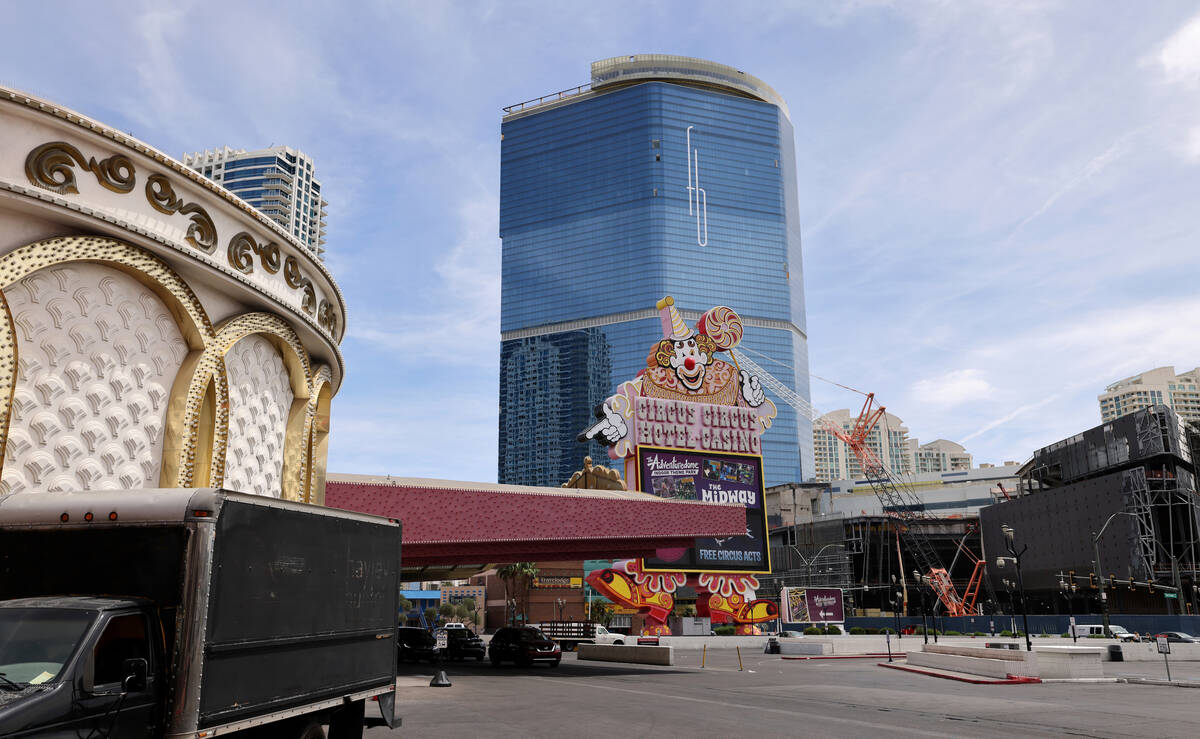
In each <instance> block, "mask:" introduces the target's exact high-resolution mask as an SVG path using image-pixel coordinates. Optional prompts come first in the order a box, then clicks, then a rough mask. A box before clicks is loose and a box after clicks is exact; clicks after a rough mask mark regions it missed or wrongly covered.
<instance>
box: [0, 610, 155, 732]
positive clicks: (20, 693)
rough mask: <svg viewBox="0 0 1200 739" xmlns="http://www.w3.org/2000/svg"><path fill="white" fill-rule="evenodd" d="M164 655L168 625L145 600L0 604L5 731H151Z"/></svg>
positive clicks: (0, 709)
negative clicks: (163, 624) (162, 625)
mask: <svg viewBox="0 0 1200 739" xmlns="http://www.w3.org/2000/svg"><path fill="white" fill-rule="evenodd" d="M163 655H164V652H163V631H162V627H161V625H160V623H159V620H158V617H157V614H155V613H154V611H153V609H152V608H151V607H150V606H149V604H148V603H145V602H143V601H139V600H136V599H117V598H89V597H71V598H54V599H48V598H28V599H18V600H10V601H3V602H0V732H2V733H3V734H4V736H21V735H22V734H24V733H25V732H27V731H28V732H33V731H36V732H37V733H40V734H44V733H46V732H49V733H52V734H53V733H70V734H74V733H77V732H78V733H80V734H83V735H87V734H93V733H95V734H97V735H102V736H110V737H114V738H115V737H144V736H149V735H153V734H155V733H156V732H157V729H158V728H159V727H160V726H161V723H162V720H163V717H162V716H159V715H158V707H159V706H160V705H161V700H160V695H159V692H160V691H161V689H162V686H163V682H164V681H163V679H162V676H161V674H160V672H159V671H160V669H161V666H162V664H163V661H164V660H163ZM18 698H21V699H23V700H18Z"/></svg>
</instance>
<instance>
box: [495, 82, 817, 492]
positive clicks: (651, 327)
mask: <svg viewBox="0 0 1200 739" xmlns="http://www.w3.org/2000/svg"><path fill="white" fill-rule="evenodd" d="M502 133H503V143H502V146H501V187H500V192H501V194H500V235H501V237H502V239H503V272H502V309H501V332H502V348H501V370H500V449H499V480H500V482H502V483H520V484H533V485H554V486H557V485H560V484H562V483H563V482H565V481H566V480H567V478H568V477H569V476H570V473H571V472H573V471H574V470H577V469H579V468H580V466H581V465H582V460H583V457H584V456H585V455H587V454H591V455H592V456H593V458H595V459H596V460H597V461H598V462H601V463H605V464H608V462H606V461H605V460H606V457H605V456H603V454H602V452H601V451H600V450H599V449H597V448H595V445H592V444H588V445H584V444H580V443H579V442H577V441H576V440H575V434H576V433H578V431H579V430H581V429H582V428H584V427H585V426H586V425H587V424H588V423H589V421H590V418H591V407H592V406H594V405H595V403H596V402H599V400H597V397H598V398H599V399H602V398H603V397H606V396H608V395H610V394H612V392H613V391H614V390H615V389H616V386H617V385H618V384H619V383H621V382H623V381H625V380H628V379H632V378H633V377H634V376H636V374H637V373H638V371H640V370H641V369H643V368H645V366H646V356H647V354H648V353H649V351H650V349H651V347H652V346H653V344H654V343H655V341H657V340H658V339H660V338H661V328H660V323H659V319H658V314H657V312H656V311H655V310H654V305H655V303H656V302H657V301H658V300H659V299H660V298H662V297H663V296H664V295H672V296H674V298H675V302H676V306H677V307H678V308H679V309H680V310H681V311H682V312H683V315H684V318H685V319H686V320H687V321H688V323H689V324H691V325H694V323H695V319H696V317H698V314H699V313H700V312H702V311H705V310H707V309H709V308H711V307H713V306H716V305H728V306H729V307H731V308H733V309H734V310H736V311H737V312H738V313H740V314H741V315H742V317H743V318H744V319H745V320H746V323H747V325H746V330H745V336H744V339H743V343H742V346H743V347H744V348H745V349H746V350H748V351H747V353H748V354H749V355H750V356H751V358H752V359H754V360H755V361H756V362H758V363H759V364H760V365H762V366H763V367H764V368H765V369H766V370H767V371H769V372H771V374H773V375H774V376H775V377H777V378H779V379H780V380H781V381H782V382H784V383H785V384H787V385H789V386H791V387H793V388H794V389H795V390H796V392H797V393H798V394H800V395H801V396H802V397H804V398H808V397H809V386H808V348H807V340H806V336H805V330H806V329H805V312H804V289H803V273H802V266H801V252H800V226H799V214H798V208H799V204H798V202H797V194H796V185H795V179H796V168H795V155H794V148H793V141H792V136H793V133H792V127H791V123H790V121H789V120H788V118H787V115H786V114H785V113H784V112H783V111H781V110H780V109H779V108H778V107H776V106H775V105H772V104H769V103H765V102H761V101H759V100H753V99H749V98H746V97H740V96H737V95H734V94H728V93H724V92H720V91H716V90H711V89H701V88H697V87H690V86H685V85H683V84H678V83H674V82H643V83H639V84H634V85H632V86H628V87H623V88H619V89H613V90H611V91H609V90H598V91H594V92H592V93H590V94H588V95H584V96H581V97H580V98H578V99H576V100H573V101H572V102H569V103H565V104H558V105H552V106H543V108H540V109H537V108H535V109H533V110H531V111H528V112H522V113H520V114H514V115H509V116H507V117H506V118H505V119H504V121H503V123H502ZM633 314H636V315H633ZM756 323H757V324H759V325H754V324H756ZM556 324H559V325H556ZM561 324H568V325H566V326H563V325H561ZM763 324H768V325H763ZM581 328H582V329H584V330H585V331H586V333H587V336H588V340H587V344H588V345H589V346H590V347H592V348H593V349H595V348H597V347H598V342H603V344H604V346H603V349H604V351H603V356H604V357H605V359H604V360H600V361H596V362H591V361H588V360H587V359H586V358H584V357H582V356H580V355H579V354H577V353H571V352H565V351H563V350H562V349H561V345H560V344H558V343H556V342H560V341H565V342H567V343H570V342H571V341H576V342H578V341H580V340H579V339H578V338H575V339H572V338H570V337H571V336H572V335H575V334H579V333H582V332H581V331H580V330H576V329H581ZM567 329H570V330H567ZM565 362H570V364H564V363H565ZM604 373H607V375H605V374H604ZM514 385H516V387H514ZM600 387H603V390H602V391H599V392H598V396H597V388H600ZM563 392H566V393H567V395H565V396H562V397H557V396H558V394H559V393H563ZM585 395H586V396H587V401H586V402H583V401H582V399H583V398H584V396H585ZM772 399H773V400H775V403H776V406H777V407H778V408H779V417H778V418H777V419H776V422H775V424H774V426H773V427H772V428H771V429H770V430H768V431H767V432H766V434H765V435H764V437H763V449H764V457H765V469H766V481H765V482H766V484H767V485H768V486H770V485H776V484H780V483H784V482H794V481H797V480H803V479H808V478H811V477H812V474H813V456H812V427H811V423H810V422H809V421H808V420H807V419H803V418H798V417H797V414H796V412H795V411H794V410H793V409H792V408H791V407H790V406H788V405H786V404H785V403H783V402H781V401H780V400H779V399H778V398H774V397H773V398H772ZM535 417H536V418H537V419H538V420H537V421H536V422H534V421H532V419H534V418H535ZM539 458H544V459H539ZM551 460H556V461H551Z"/></svg>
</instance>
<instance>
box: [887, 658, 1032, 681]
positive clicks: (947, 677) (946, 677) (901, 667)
mask: <svg viewBox="0 0 1200 739" xmlns="http://www.w3.org/2000/svg"><path fill="white" fill-rule="evenodd" d="M878 664H879V666H880V667H889V668H891V669H893V670H904V671H905V672H915V673H916V674H918V675H926V676H928V677H940V678H942V679H943V680H957V681H959V682H960V683H970V684H972V685H1030V684H1033V683H1040V682H1041V678H1036V677H1017V676H1015V675H1009V676H1008V678H1007V679H1005V680H995V679H989V678H973V677H962V676H961V675H949V674H944V673H941V672H932V671H929V670H922V669H920V668H919V667H909V666H908V665H897V664H889V663H887V662H879V663H878Z"/></svg>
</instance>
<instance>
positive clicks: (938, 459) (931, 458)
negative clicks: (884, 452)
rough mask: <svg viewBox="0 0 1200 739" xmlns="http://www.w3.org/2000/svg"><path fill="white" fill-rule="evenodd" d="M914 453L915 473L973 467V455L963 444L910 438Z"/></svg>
mask: <svg viewBox="0 0 1200 739" xmlns="http://www.w3.org/2000/svg"><path fill="white" fill-rule="evenodd" d="M908 449H909V454H910V455H912V470H913V473H914V474H921V473H923V472H959V471H961V470H969V469H971V464H972V457H971V454H970V452H968V451H967V450H966V449H965V448H964V447H963V445H962V444H957V443H955V442H953V441H948V440H946V439H938V440H937V441H931V442H929V443H928V444H922V443H920V442H919V441H918V440H917V439H909V440H908Z"/></svg>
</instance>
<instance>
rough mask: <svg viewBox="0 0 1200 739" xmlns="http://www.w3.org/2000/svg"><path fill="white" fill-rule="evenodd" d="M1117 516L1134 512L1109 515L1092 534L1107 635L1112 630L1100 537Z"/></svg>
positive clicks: (1101, 608)
mask: <svg viewBox="0 0 1200 739" xmlns="http://www.w3.org/2000/svg"><path fill="white" fill-rule="evenodd" d="M1117 516H1133V514H1132V513H1129V512H1127V511H1117V512H1116V513H1113V514H1112V515H1111V516H1109V517H1108V519H1107V520H1106V521H1105V522H1104V525H1103V526H1101V527H1100V533H1098V534H1092V554H1093V555H1094V556H1095V558H1096V559H1095V561H1093V562H1092V564H1093V566H1095V568H1096V580H1097V581H1098V582H1099V583H1100V620H1101V622H1103V624H1104V635H1105V636H1112V632H1110V631H1109V630H1108V593H1105V592H1104V571H1103V570H1101V569H1100V537H1101V536H1104V530H1105V529H1107V528H1108V525H1109V524H1110V523H1112V520H1113V519H1114V518H1116V517H1117ZM1135 518H1136V516H1135Z"/></svg>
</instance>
